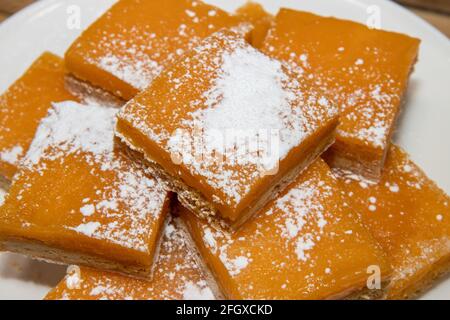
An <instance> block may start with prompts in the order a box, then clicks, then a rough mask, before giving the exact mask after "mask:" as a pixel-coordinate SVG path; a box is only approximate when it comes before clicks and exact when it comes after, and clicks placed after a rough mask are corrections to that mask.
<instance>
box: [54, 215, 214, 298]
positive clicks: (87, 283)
mask: <svg viewBox="0 0 450 320" xmlns="http://www.w3.org/2000/svg"><path fill="white" fill-rule="evenodd" d="M179 223H182V222H181V221H179V219H172V218H170V221H169V222H168V224H167V226H166V228H165V232H164V237H163V241H162V243H161V251H160V253H159V258H158V262H157V263H156V266H155V274H154V276H153V280H152V281H146V280H140V279H133V278H129V277H125V276H122V275H119V274H115V273H109V272H104V271H99V270H95V269H90V268H84V267H83V268H78V267H71V268H69V270H68V271H69V272H68V274H67V276H66V277H65V278H64V279H63V280H62V281H61V282H60V283H59V284H58V285H57V286H56V287H55V288H54V289H53V290H52V291H50V292H49V293H48V294H47V296H46V297H45V299H46V300H181V299H183V300H211V299H215V298H219V297H220V296H215V290H216V289H215V288H214V285H213V286H212V287H211V286H210V285H209V284H208V283H209V281H208V278H207V277H206V276H205V275H204V274H203V270H202V268H201V267H200V266H199V265H198V264H197V257H196V255H197V253H196V252H195V250H194V249H193V248H191V247H190V246H189V245H188V242H187V241H186V235H185V232H184V230H183V228H182V227H180V225H179Z"/></svg>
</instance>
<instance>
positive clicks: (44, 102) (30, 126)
mask: <svg viewBox="0 0 450 320" xmlns="http://www.w3.org/2000/svg"><path fill="white" fill-rule="evenodd" d="M63 79H64V63H63V60H62V59H61V58H60V57H58V56H56V55H54V54H52V53H49V52H46V53H43V54H42V55H41V56H40V57H39V58H38V59H37V60H36V61H35V62H34V63H33V64H32V65H31V66H30V68H29V69H28V70H27V71H26V72H25V73H24V74H23V75H22V76H21V77H20V78H19V79H18V80H17V81H16V82H15V83H14V84H12V85H11V87H10V88H9V89H8V90H7V91H6V92H5V93H3V95H1V96H0V175H1V176H2V177H3V178H5V179H6V180H9V181H11V179H12V177H13V176H14V174H15V173H16V172H17V169H18V165H19V162H20V160H21V159H22V158H23V157H24V156H25V153H26V152H27V150H28V147H29V146H30V144H31V141H32V140H33V137H34V133H35V131H36V129H37V127H38V125H39V121H40V120H41V119H42V118H43V117H44V116H45V115H46V114H47V111H48V109H49V108H50V106H51V103H52V102H61V101H66V100H75V98H74V96H72V95H71V94H70V93H69V92H67V90H66V89H65V87H64V81H63Z"/></svg>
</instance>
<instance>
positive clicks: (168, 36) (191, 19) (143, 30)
mask: <svg viewBox="0 0 450 320" xmlns="http://www.w3.org/2000/svg"><path fill="white" fill-rule="evenodd" d="M240 25H241V21H240V20H239V19H238V18H236V17H233V16H231V15H229V14H228V13H226V12H224V11H222V10H220V9H218V8H216V7H214V6H211V5H208V4H205V3H203V2H201V1H192V0H164V1H159V0H147V1H142V0H120V1H118V2H117V3H116V4H115V5H114V6H113V7H112V8H111V9H109V10H108V11H107V12H106V13H105V14H104V15H103V16H102V17H100V18H99V19H98V20H97V21H96V22H95V23H93V24H92V25H91V26H90V27H89V28H88V29H87V30H86V31H85V32H83V34H82V35H81V36H80V37H79V38H78V39H77V40H76V41H75V42H74V43H73V45H72V46H71V47H70V49H69V50H68V51H67V53H66V56H65V60H66V66H67V69H68V70H69V72H70V73H72V74H73V75H74V76H76V77H78V78H79V79H81V80H84V81H87V82H89V83H91V84H93V85H95V86H98V87H101V88H103V89H104V90H107V91H109V92H111V93H113V94H116V95H118V96H120V97H121V98H123V99H125V100H129V99H131V98H133V97H134V96H135V95H136V94H137V93H138V92H139V91H141V90H143V89H145V88H146V87H147V86H148V85H149V84H150V82H151V81H152V80H153V78H154V77H155V76H157V75H158V74H159V73H160V72H161V70H162V69H164V68H165V67H167V66H168V65H170V64H171V63H173V62H174V61H175V60H176V59H178V57H179V56H180V55H182V54H183V53H184V52H185V51H186V50H188V49H189V48H191V47H193V46H195V45H196V44H198V43H199V41H200V40H201V39H203V38H205V37H207V36H208V35H210V34H212V33H213V32H215V31H218V30H220V29H222V28H238V26H240ZM247 27H248V26H247Z"/></svg>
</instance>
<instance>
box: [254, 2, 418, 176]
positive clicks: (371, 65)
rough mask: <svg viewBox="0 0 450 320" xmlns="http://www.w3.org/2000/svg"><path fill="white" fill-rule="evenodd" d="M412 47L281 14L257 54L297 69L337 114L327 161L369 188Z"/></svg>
mask: <svg viewBox="0 0 450 320" xmlns="http://www.w3.org/2000/svg"><path fill="white" fill-rule="evenodd" d="M419 42H420V41H419V40H418V39H415V38H411V37H408V36H406V35H402V34H398V33H394V32H387V31H382V30H375V29H369V28H367V27H366V26H364V25H361V24H358V23H355V22H351V21H346V20H340V19H336V18H326V17H320V16H316V15H313V14H310V13H306V12H298V11H294V10H289V9H281V10H280V11H279V13H278V15H277V16H276V21H275V23H274V27H273V28H272V29H271V30H269V34H268V36H267V37H266V40H265V42H264V45H263V50H264V51H265V52H267V53H268V54H269V55H270V56H272V57H276V58H278V59H282V60H284V61H288V62H289V63H293V64H295V65H298V66H299V67H300V68H302V69H303V71H304V73H305V74H306V75H308V77H310V79H311V81H312V82H313V83H315V84H316V85H317V86H318V87H321V88H322V89H323V90H324V92H326V93H327V98H328V99H329V100H330V102H333V103H335V104H336V105H337V106H339V107H340V112H341V119H340V120H341V123H340V125H339V127H338V132H337V138H336V143H335V144H334V145H333V146H332V147H331V149H330V152H329V153H328V156H327V157H328V161H329V162H330V163H332V164H333V166H334V167H340V168H342V169H347V170H352V171H354V172H356V173H358V174H361V175H364V176H366V177H367V178H370V179H372V180H377V179H379V177H380V175H381V169H382V167H383V163H384V160H385V156H386V152H387V150H388V147H389V144H390V141H391V136H392V133H393V131H394V128H395V122H396V118H397V116H398V114H399V111H400V107H401V104H402V100H403V96H404V93H405V91H406V88H407V84H408V79H409V75H410V73H411V71H412V69H413V66H414V64H415V62H416V60H417V55H418V48H419Z"/></svg>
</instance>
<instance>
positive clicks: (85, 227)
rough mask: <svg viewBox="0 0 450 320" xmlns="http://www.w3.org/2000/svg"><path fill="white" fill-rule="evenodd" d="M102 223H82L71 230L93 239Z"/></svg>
mask: <svg viewBox="0 0 450 320" xmlns="http://www.w3.org/2000/svg"><path fill="white" fill-rule="evenodd" d="M100 225H101V224H100V222H88V223H82V224H80V225H78V226H77V227H75V228H70V229H72V230H74V231H76V232H78V233H81V234H83V235H85V236H88V237H92V235H93V234H94V232H95V231H96V230H97V229H98V228H99V227H100Z"/></svg>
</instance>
